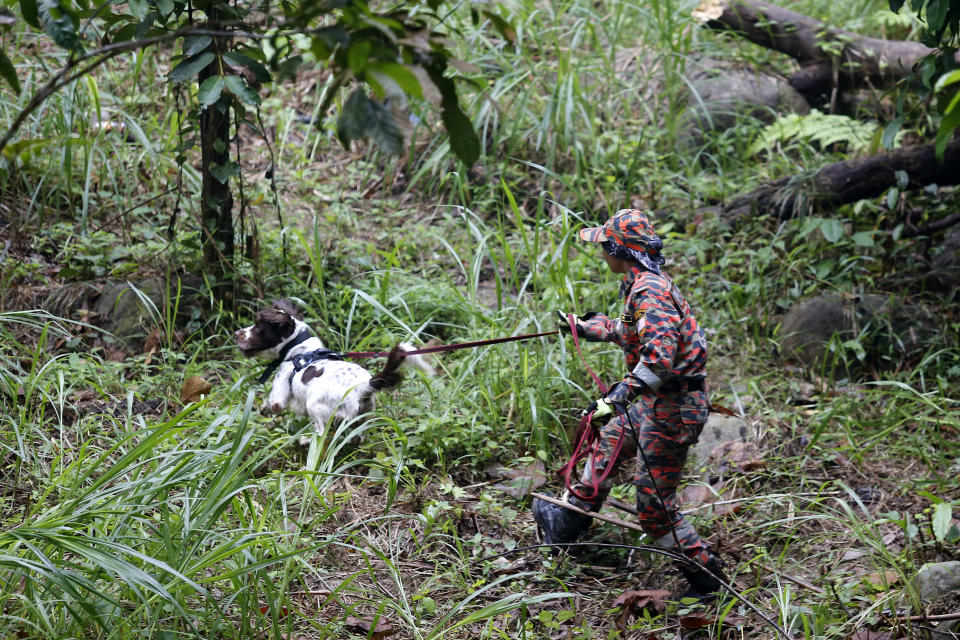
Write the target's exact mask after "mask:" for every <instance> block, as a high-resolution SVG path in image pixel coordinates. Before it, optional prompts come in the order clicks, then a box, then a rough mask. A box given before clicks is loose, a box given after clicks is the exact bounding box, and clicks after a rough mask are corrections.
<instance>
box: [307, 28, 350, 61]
mask: <svg viewBox="0 0 960 640" xmlns="http://www.w3.org/2000/svg"><path fill="white" fill-rule="evenodd" d="M349 44H350V36H349V35H347V32H346V31H344V30H343V29H341V28H340V27H324V28H322V29H318V30H317V32H316V33H315V34H313V37H312V38H311V39H310V52H311V53H313V55H314V57H316V59H317V60H318V61H320V62H323V61H325V60H326V59H327V58H329V57H330V56H331V55H332V54H333V52H334V51H336V50H337V49H339V48H341V47H346V46H348V45H349Z"/></svg>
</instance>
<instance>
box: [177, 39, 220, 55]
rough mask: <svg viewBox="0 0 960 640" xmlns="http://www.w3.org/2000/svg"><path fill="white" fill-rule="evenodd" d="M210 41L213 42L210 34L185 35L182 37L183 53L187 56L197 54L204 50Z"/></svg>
mask: <svg viewBox="0 0 960 640" xmlns="http://www.w3.org/2000/svg"><path fill="white" fill-rule="evenodd" d="M211 43H213V38H211V37H210V36H187V37H186V38H184V39H183V55H185V56H186V57H188V58H189V57H190V56H194V55H197V54H198V53H200V52H201V51H204V50H206V48H207V47H209V46H210V45H211Z"/></svg>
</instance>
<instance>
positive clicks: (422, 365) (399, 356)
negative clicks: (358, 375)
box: [368, 342, 436, 393]
mask: <svg viewBox="0 0 960 640" xmlns="http://www.w3.org/2000/svg"><path fill="white" fill-rule="evenodd" d="M410 351H415V349H414V346H413V345H412V344H409V343H406V342H401V343H400V344H398V345H396V346H395V347H394V348H393V349H391V350H390V355H388V356H387V363H386V364H385V365H383V370H382V371H380V373H377V374H376V375H374V376H373V377H371V378H370V382H369V383H368V384H369V385H370V391H371V393H373V392H375V391H380V390H382V389H389V388H391V387H395V386H397V385H398V384H400V381H401V380H403V373H401V372H400V365H402V364H409V365H412V366H414V367H416V368H417V369H420V370H421V371H423V372H424V373H427V374H429V375H435V374H436V371H435V370H434V368H433V365H431V364H430V362H429V361H428V360H427V359H426V358H425V357H424V356H422V355H418V354H414V355H412V356H408V355H407V353H408V352H410Z"/></svg>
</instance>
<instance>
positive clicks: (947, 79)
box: [934, 69, 960, 91]
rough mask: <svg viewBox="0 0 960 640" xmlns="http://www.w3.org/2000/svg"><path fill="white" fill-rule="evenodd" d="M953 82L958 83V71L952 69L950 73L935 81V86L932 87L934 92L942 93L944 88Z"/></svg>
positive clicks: (959, 70) (959, 76)
mask: <svg viewBox="0 0 960 640" xmlns="http://www.w3.org/2000/svg"><path fill="white" fill-rule="evenodd" d="M955 82H960V69H954V70H953V71H951V72H950V73H945V74H943V75H942V76H940V78H939V79H938V80H937V84H936V86H934V90H935V91H942V90H943V88H944V87H946V86H948V85H951V84H953V83H955Z"/></svg>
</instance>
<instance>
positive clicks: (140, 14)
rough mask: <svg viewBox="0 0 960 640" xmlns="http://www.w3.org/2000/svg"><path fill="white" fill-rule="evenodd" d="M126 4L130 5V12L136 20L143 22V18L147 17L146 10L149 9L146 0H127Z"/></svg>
mask: <svg viewBox="0 0 960 640" xmlns="http://www.w3.org/2000/svg"><path fill="white" fill-rule="evenodd" d="M127 4H128V5H129V7H130V13H132V14H133V16H134V17H135V18H136V19H137V21H138V22H143V19H144V18H146V17H147V12H148V11H150V6H149V5H148V4H147V0H127Z"/></svg>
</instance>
